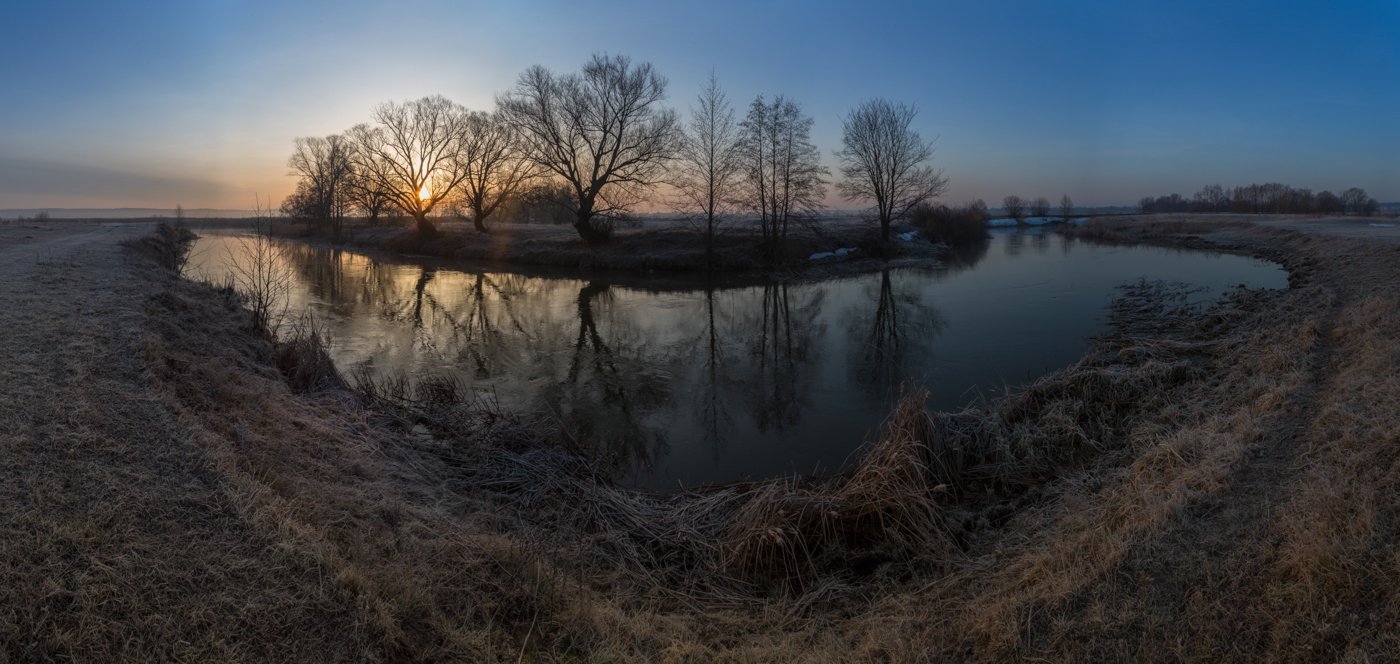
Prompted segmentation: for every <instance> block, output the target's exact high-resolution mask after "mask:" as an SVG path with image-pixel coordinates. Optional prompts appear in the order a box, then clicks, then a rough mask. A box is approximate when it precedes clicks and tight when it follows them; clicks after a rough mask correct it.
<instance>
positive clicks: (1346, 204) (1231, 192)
mask: <svg viewBox="0 0 1400 664" xmlns="http://www.w3.org/2000/svg"><path fill="white" fill-rule="evenodd" d="M1138 208H1139V209H1140V210H1141V211H1142V212H1143V213H1144V214H1152V213H1164V212H1174V213H1210V212H1234V213H1238V214H1354V215H1360V216H1367V217H1369V216H1371V215H1373V214H1375V213H1376V211H1377V210H1379V209H1380V203H1378V202H1377V201H1376V199H1374V198H1371V197H1370V196H1369V195H1367V193H1366V190H1364V189H1362V188H1360V187H1352V188H1350V189H1347V190H1346V191H1343V192H1342V193H1341V195H1340V196H1339V195H1337V194H1334V193H1332V192H1330V191H1325V190H1324V191H1321V192H1318V193H1317V194H1313V191H1312V190H1311V189H1307V188H1301V189H1299V188H1294V187H1290V186H1288V185H1286V184H1279V183H1277V182H1268V183H1265V184H1251V185H1247V186H1243V187H1235V188H1234V189H1226V188H1224V187H1222V186H1220V185H1218V184H1213V185H1206V186H1205V187H1202V188H1201V190H1200V191H1198V192H1196V194H1195V195H1194V196H1192V197H1190V198H1186V197H1184V196H1182V195H1181V194H1170V195H1166V196H1157V197H1152V196H1147V197H1145V198H1143V199H1142V200H1141V201H1140V202H1139V203H1138Z"/></svg>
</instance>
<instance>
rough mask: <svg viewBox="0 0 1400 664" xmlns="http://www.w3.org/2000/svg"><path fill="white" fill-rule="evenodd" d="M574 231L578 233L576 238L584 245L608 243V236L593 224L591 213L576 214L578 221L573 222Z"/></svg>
mask: <svg viewBox="0 0 1400 664" xmlns="http://www.w3.org/2000/svg"><path fill="white" fill-rule="evenodd" d="M574 230H576V231H578V236H579V237H580V238H582V239H583V241H584V243H585V244H602V243H604V242H607V241H608V234H607V233H605V232H603V231H601V230H599V229H598V227H597V226H595V225H594V224H593V214H592V213H591V212H579V213H578V219H577V220H576V221H574Z"/></svg>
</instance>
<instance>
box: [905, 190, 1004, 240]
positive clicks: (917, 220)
mask: <svg viewBox="0 0 1400 664" xmlns="http://www.w3.org/2000/svg"><path fill="white" fill-rule="evenodd" d="M987 219H988V217H987V206H986V204H984V203H982V202H981V201H974V202H972V203H969V204H967V205H962V206H958V207H948V206H947V205H937V206H934V205H921V206H919V207H917V208H915V209H914V210H913V212H911V213H910V219H909V222H910V223H911V224H913V225H914V227H915V228H917V229H919V233H920V234H921V235H922V236H923V237H924V238H925V239H927V240H928V241H929V242H933V243H936V244H946V245H949V246H954V247H957V246H964V245H969V244H973V243H976V242H980V241H982V240H985V239H986V238H987Z"/></svg>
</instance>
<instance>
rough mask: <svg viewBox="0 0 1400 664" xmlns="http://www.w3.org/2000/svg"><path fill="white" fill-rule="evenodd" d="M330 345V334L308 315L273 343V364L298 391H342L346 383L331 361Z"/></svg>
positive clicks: (288, 383) (288, 384) (289, 385)
mask: <svg viewBox="0 0 1400 664" xmlns="http://www.w3.org/2000/svg"><path fill="white" fill-rule="evenodd" d="M329 346H330V340H329V337H328V333H327V331H326V330H325V328H323V327H321V326H320V325H318V324H317V323H316V320H315V318H314V317H312V316H311V315H310V314H308V315H306V316H304V317H303V318H302V319H301V320H299V321H297V322H296V323H295V324H293V325H292V326H291V330H290V331H287V332H286V333H284V334H283V335H282V337H281V338H280V339H277V340H276V341H275V342H274V344H273V352H272V364H273V366H275V367H277V370H278V371H280V372H282V376H283V377H284V378H285V379H286V381H287V386H288V387H291V388H292V389H293V390H296V391H298V392H318V391H324V390H336V389H343V388H345V387H346V382H345V379H344V378H343V377H342V376H341V375H340V370H339V369H337V368H336V366H335V362H333V361H332V360H331V356H330V353H329V352H328V348H329Z"/></svg>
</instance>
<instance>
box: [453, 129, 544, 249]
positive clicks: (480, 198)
mask: <svg viewBox="0 0 1400 664" xmlns="http://www.w3.org/2000/svg"><path fill="white" fill-rule="evenodd" d="M462 159H463V160H464V161H465V163H466V164H467V177H466V179H464V180H462V187H461V190H462V201H461V203H462V204H463V205H464V206H465V207H466V208H467V210H469V211H470V212H471V215H472V224H473V225H474V226H475V227H476V230H478V231H481V232H482V233H485V232H486V218H487V217H489V216H491V213H492V212H495V211H496V209H497V208H499V207H500V206H501V204H502V203H504V202H505V201H508V200H510V199H511V197H513V196H516V195H517V194H519V193H520V192H521V190H522V189H523V188H524V185H525V184H526V183H527V182H529V181H530V180H531V179H532V178H534V177H535V176H536V175H538V174H539V171H538V169H537V167H536V166H535V164H534V162H532V161H530V160H528V159H525V158H524V157H523V156H522V155H521V153H520V141H519V140H518V137H517V135H516V130H515V127H514V126H513V125H511V124H510V123H509V122H506V120H505V119H504V118H503V117H502V116H501V115H500V114H499V113H484V112H481V111H477V112H474V113H471V114H469V115H468V116H467V119H466V123H465V134H464V135H463V140H462Z"/></svg>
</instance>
